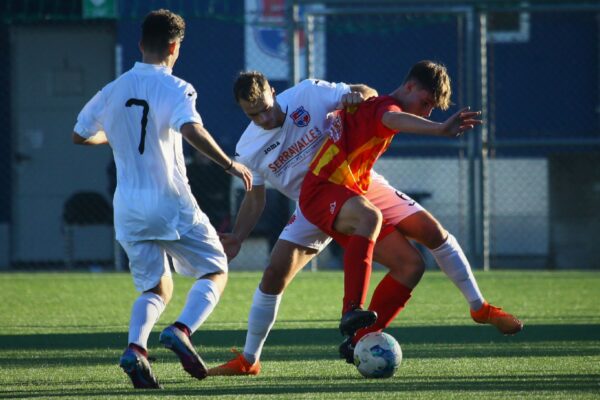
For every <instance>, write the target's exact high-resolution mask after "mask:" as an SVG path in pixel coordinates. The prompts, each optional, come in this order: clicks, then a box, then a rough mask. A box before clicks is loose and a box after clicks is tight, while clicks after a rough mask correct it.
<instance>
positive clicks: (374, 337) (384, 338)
mask: <svg viewBox="0 0 600 400" xmlns="http://www.w3.org/2000/svg"><path fill="white" fill-rule="evenodd" d="M401 362H402V349H401V348H400V345H399V344H398V342H397V341H396V339H394V337H393V336H392V335H388V334H387V333H383V332H371V333H367V334H366V335H365V336H363V337H362V338H361V339H360V340H359V341H358V343H356V347H355V348H354V365H356V368H357V369H358V372H360V374H361V375H362V376H364V377H365V378H389V377H391V376H392V375H394V373H395V372H396V370H397V369H398V367H399V366H400V363H401Z"/></svg>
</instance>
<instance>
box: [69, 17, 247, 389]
mask: <svg viewBox="0 0 600 400" xmlns="http://www.w3.org/2000/svg"><path fill="white" fill-rule="evenodd" d="M184 31H185V22H184V20H183V19H182V18H181V17H180V16H179V15H177V14H174V13H172V12H170V11H168V10H158V11H153V12H151V13H150V14H148V15H147V16H146V18H145V19H144V22H143V24H142V38H141V41H140V50H141V52H142V62H137V63H135V66H134V67H133V68H132V69H131V70H129V71H127V72H126V73H124V74H123V75H121V76H120V77H119V78H117V79H116V80H115V81H113V82H111V83H109V84H108V85H106V86H105V87H104V88H102V90H101V91H100V92H98V93H97V94H96V95H95V96H94V97H93V98H92V99H91V100H90V101H89V102H88V103H87V104H86V105H85V107H84V108H83V110H82V111H81V112H80V114H79V116H78V118H77V123H76V125H75V128H74V132H73V135H72V136H73V141H74V143H76V144H83V145H101V144H109V145H110V147H111V148H112V151H113V154H114V158H115V163H116V167H117V187H116V191H115V195H114V200H113V204H114V213H115V215H114V222H115V231H116V237H117V240H118V241H119V243H120V244H121V245H122V246H123V248H124V249H125V251H126V253H127V256H128V257H129V261H130V264H129V268H130V270H131V273H132V275H133V281H134V284H135V287H136V289H137V290H138V291H140V292H142V293H141V295H140V296H139V297H138V298H137V300H136V301H135V302H134V304H133V307H132V310H131V320H130V324H129V338H128V343H129V344H128V347H127V348H126V350H125V352H124V353H123V355H122V357H121V359H120V366H121V367H122V368H123V370H124V371H125V372H126V373H127V374H128V375H129V377H130V379H131V381H132V383H133V386H134V387H135V388H152V389H158V388H160V387H161V386H160V384H159V383H158V380H157V379H156V377H155V376H154V374H153V373H152V370H151V368H150V364H149V363H148V353H147V348H148V347H147V343H148V337H149V335H150V331H151V330H152V327H153V326H154V324H155V323H156V321H157V320H158V318H159V317H160V315H161V313H162V312H163V310H164V309H165V306H166V305H167V304H168V303H169V301H170V299H171V296H172V293H173V281H172V278H171V270H170V268H169V263H168V262H167V255H169V256H171V258H172V260H173V266H174V268H175V271H176V272H178V273H180V274H183V275H186V276H190V277H193V278H195V279H197V280H196V282H195V283H194V285H193V286H192V288H191V289H190V291H189V293H188V297H187V301H186V303H185V305H184V308H183V310H182V312H181V314H180V315H179V317H178V318H177V320H176V322H175V323H174V324H173V325H170V326H168V327H167V328H165V330H163V331H162V333H161V335H160V338H159V340H160V342H161V343H162V344H163V345H164V346H165V347H167V348H169V349H171V350H172V351H173V352H175V354H176V355H177V356H178V357H179V359H180V361H181V364H182V365H183V368H184V369H185V370H186V371H187V372H188V373H189V374H190V375H192V376H194V377H195V378H198V379H203V378H204V377H206V375H207V367H206V365H205V364H204V362H203V360H202V359H201V358H200V356H199V355H198V353H197V352H196V350H195V349H194V346H193V345H192V342H191V341H190V336H191V334H192V333H193V332H194V331H196V330H197V329H198V328H199V327H200V325H201V324H202V323H203V322H204V321H205V320H206V318H207V317H208V316H209V315H210V313H211V312H212V310H213V309H214V307H215V305H216V304H217V302H218V300H219V298H220V296H221V293H222V292H223V289H224V288H225V284H226V282H227V258H226V255H225V253H224V249H223V246H222V244H221V242H220V240H219V237H218V235H217V233H216V231H215V229H214V228H213V227H212V226H211V225H210V222H209V220H208V218H207V216H206V215H205V214H204V213H203V212H202V211H201V210H200V208H199V207H198V204H197V203H196V200H195V199H194V197H193V196H192V193H191V190H190V187H189V185H188V181H187V177H186V170H185V164H184V160H183V153H182V138H185V139H186V140H187V141H188V142H189V143H190V144H191V145H192V146H193V147H195V148H196V149H197V150H198V151H199V152H201V153H202V154H204V155H205V156H206V157H208V158H210V159H211V160H213V161H214V162H215V163H217V164H219V165H221V166H222V167H223V168H224V169H225V170H226V171H227V172H228V173H230V174H232V175H234V176H236V177H238V178H241V179H242V180H243V182H244V186H245V188H246V190H250V189H251V187H252V175H251V173H250V171H249V170H248V169H247V168H246V167H245V166H243V165H242V164H240V163H237V162H235V161H233V160H232V159H230V158H229V157H228V156H227V155H226V154H225V153H224V152H223V150H221V148H220V147H219V146H218V145H217V143H216V142H215V141H214V139H213V138H212V136H211V135H210V133H209V132H208V131H207V130H206V129H204V127H203V126H202V119H201V118H200V115H199V114H198V112H197V111H196V91H195V90H194V88H193V87H192V85H190V84H189V83H187V82H185V81H183V80H181V79H179V78H177V77H175V76H173V75H172V68H173V65H174V64H175V61H176V60H177V57H178V56H179V49H180V46H181V41H182V40H183V35H184Z"/></svg>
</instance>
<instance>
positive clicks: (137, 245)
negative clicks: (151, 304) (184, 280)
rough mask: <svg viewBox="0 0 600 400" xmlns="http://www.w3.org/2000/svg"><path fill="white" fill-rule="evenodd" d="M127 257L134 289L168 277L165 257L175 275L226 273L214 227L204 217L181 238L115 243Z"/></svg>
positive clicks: (220, 246)
mask: <svg viewBox="0 0 600 400" xmlns="http://www.w3.org/2000/svg"><path fill="white" fill-rule="evenodd" d="M119 243H121V246H123V249H125V252H126V253H127V256H128V257H129V269H130V271H131V275H132V276H133V283H134V285H135V288H136V289H137V290H138V291H140V292H145V291H147V290H150V289H152V288H153V287H155V286H156V285H158V283H159V282H160V278H161V277H163V276H171V269H170V267H169V263H168V260H167V255H169V256H171V258H172V260H173V267H174V268H175V272H177V273H178V274H181V275H184V276H189V277H192V278H196V279H197V278H200V277H201V276H204V275H206V274H210V273H217V272H227V256H226V255H225V251H224V250H223V245H222V244H221V241H220V240H219V236H218V235H217V232H216V230H215V228H213V226H212V225H211V224H210V223H209V221H208V218H207V217H206V215H203V216H202V222H201V223H200V224H198V225H194V227H193V228H192V229H191V230H190V231H188V232H186V233H185V234H183V235H181V238H180V239H179V240H142V241H136V242H127V241H119Z"/></svg>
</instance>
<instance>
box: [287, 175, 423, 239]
mask: <svg viewBox="0 0 600 400" xmlns="http://www.w3.org/2000/svg"><path fill="white" fill-rule="evenodd" d="M365 197H366V198H367V199H368V200H369V201H370V202H371V203H373V205H375V206H376V207H377V208H379V209H380V210H381V213H382V214H383V219H384V223H385V224H387V225H397V224H398V223H399V222H400V221H402V220H403V219H404V218H406V217H408V216H410V215H412V214H414V213H416V212H419V211H423V210H425V209H424V208H423V207H422V206H421V205H420V204H419V203H418V202H416V201H415V200H413V199H412V198H411V197H410V196H408V195H407V194H405V193H402V192H401V191H399V190H396V189H394V187H393V186H391V185H390V184H389V183H388V181H387V180H386V179H385V178H384V177H383V176H381V175H379V174H377V173H375V172H373V173H372V181H371V185H370V186H369V191H368V192H367V193H366V194H365ZM279 239H280V240H286V241H288V242H292V243H295V244H297V245H300V246H303V247H308V248H310V249H315V250H318V251H321V250H323V249H324V248H325V246H327V245H328V244H329V242H330V241H331V238H330V237H329V236H328V235H327V234H325V233H324V232H322V231H321V230H320V229H319V228H317V227H316V226H315V225H313V224H312V223H310V222H309V221H308V220H307V219H306V217H304V215H303V214H302V212H301V211H300V207H299V206H298V203H296V210H295V211H294V214H292V217H291V218H290V220H289V221H288V223H287V225H286V226H285V228H283V231H281V234H280V235H279Z"/></svg>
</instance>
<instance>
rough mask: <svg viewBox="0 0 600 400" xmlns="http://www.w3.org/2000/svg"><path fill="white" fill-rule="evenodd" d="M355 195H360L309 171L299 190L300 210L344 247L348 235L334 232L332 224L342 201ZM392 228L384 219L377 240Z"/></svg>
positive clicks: (344, 201)
mask: <svg viewBox="0 0 600 400" xmlns="http://www.w3.org/2000/svg"><path fill="white" fill-rule="evenodd" d="M355 196H360V195H359V194H357V193H355V192H353V191H351V190H350V189H348V188H347V187H345V186H342V185H336V184H335V183H331V182H329V181H326V180H325V179H322V178H319V177H317V176H316V175H314V174H312V173H310V172H309V173H307V174H306V176H305V177H304V182H303V183H302V189H301V190H300V199H299V204H300V210H301V211H302V214H304V216H305V217H306V219H307V220H308V221H309V222H311V223H312V224H314V225H316V226H317V227H318V228H319V229H321V230H322V231H323V232H325V233H326V234H328V235H329V236H331V237H332V238H333V239H334V240H335V241H336V242H337V243H338V244H339V245H341V246H342V247H345V245H346V242H347V241H348V239H349V236H348V235H344V234H342V233H339V232H336V231H335V230H334V229H333V225H334V222H335V219H336V218H337V215H338V213H339V211H340V209H341V208H342V206H343V205H344V203H346V201H348V199H351V198H352V197H355ZM394 229H395V227H394V226H393V225H388V224H386V223H385V221H384V225H383V226H382V228H381V232H380V233H379V236H378V238H377V240H378V241H379V240H381V239H383V238H384V237H386V236H387V235H388V234H390V233H391V232H392V231H394Z"/></svg>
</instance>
